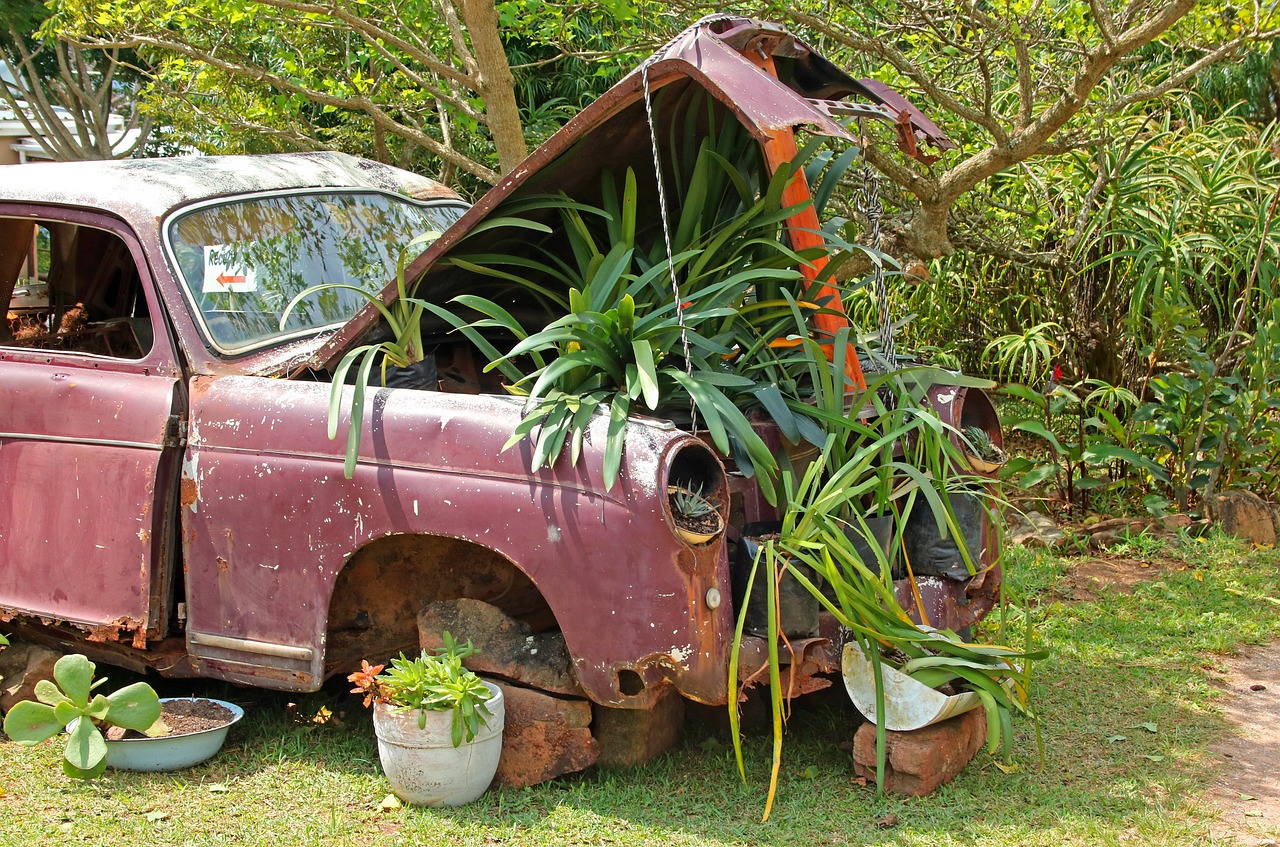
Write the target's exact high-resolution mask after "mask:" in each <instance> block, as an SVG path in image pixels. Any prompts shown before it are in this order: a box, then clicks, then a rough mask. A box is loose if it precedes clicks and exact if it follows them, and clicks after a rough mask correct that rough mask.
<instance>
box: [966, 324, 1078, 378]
mask: <svg viewBox="0 0 1280 847" xmlns="http://www.w3.org/2000/svg"><path fill="white" fill-rule="evenodd" d="M1061 334H1062V327H1061V326H1060V325H1059V324H1057V323H1055V322H1053V321H1045V322H1043V323H1038V324H1036V325H1035V326H1032V327H1028V328H1027V329H1024V330H1022V331H1021V332H1015V333H1010V334H1008V335H1002V336H1000V337H999V338H997V339H995V340H994V341H992V342H991V343H990V344H988V345H987V346H986V349H984V350H983V351H982V360H983V362H984V363H986V362H991V363H993V367H994V370H995V373H996V374H997V375H998V376H1000V377H1001V378H1003V379H1007V380H1009V381H1011V382H1012V381H1018V382H1025V383H1027V384H1028V385H1033V384H1036V383H1038V382H1041V381H1042V380H1043V379H1044V378H1045V377H1047V376H1048V374H1049V368H1050V366H1051V365H1052V364H1053V360H1054V357H1055V356H1056V355H1057V353H1058V349H1059V344H1058V342H1057V339H1058V338H1060V337H1061Z"/></svg>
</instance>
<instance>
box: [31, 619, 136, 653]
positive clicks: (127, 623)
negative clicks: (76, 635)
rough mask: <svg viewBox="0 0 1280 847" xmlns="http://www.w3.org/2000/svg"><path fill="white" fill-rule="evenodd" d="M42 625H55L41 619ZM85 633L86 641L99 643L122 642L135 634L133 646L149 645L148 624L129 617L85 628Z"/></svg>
mask: <svg viewBox="0 0 1280 847" xmlns="http://www.w3.org/2000/svg"><path fill="white" fill-rule="evenodd" d="M41 623H43V624H45V625H46V626H49V625H51V624H52V623H54V621H45V620H44V619H43V618H41ZM85 632H86V633H87V635H86V636H85V640H87V641H93V642H99V643H101V642H106V641H120V640H122V639H123V638H124V637H125V636H126V635H128V634H129V633H133V634H134V635H133V646H135V647H139V646H141V647H145V646H146V644H147V636H146V624H144V623H143V622H141V621H135V620H133V619H132V618H129V617H120V618H116V619H115V620H113V621H109V622H107V623H104V624H98V625H97V626H90V627H85ZM139 637H141V639H142V644H141V645H139V644H138V639H139Z"/></svg>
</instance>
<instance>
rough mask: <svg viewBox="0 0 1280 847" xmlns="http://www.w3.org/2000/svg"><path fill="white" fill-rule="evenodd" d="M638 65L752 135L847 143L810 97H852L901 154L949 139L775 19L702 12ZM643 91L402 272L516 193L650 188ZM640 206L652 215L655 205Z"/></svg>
mask: <svg viewBox="0 0 1280 847" xmlns="http://www.w3.org/2000/svg"><path fill="white" fill-rule="evenodd" d="M761 53H763V54H765V55H767V56H770V57H771V58H772V59H773V61H774V63H775V64H776V65H777V68H778V78H775V77H774V76H771V75H770V74H769V73H768V72H766V71H765V70H763V69H762V68H760V67H759V66H757V64H755V63H754V62H753V61H751V60H750V58H749V56H752V55H760V54H761ZM646 65H647V76H648V81H649V90H650V94H651V95H656V94H657V93H658V92H660V91H662V90H663V89H668V93H669V95H670V96H671V97H679V96H684V95H685V94H687V93H688V92H690V91H692V90H701V91H706V92H709V93H710V94H711V95H712V96H713V97H715V98H716V99H717V101H718V102H719V103H721V104H722V105H723V106H724V107H725V108H727V109H729V110H730V111H732V112H733V113H734V114H735V115H736V117H737V119H738V120H739V121H740V122H741V123H742V124H743V125H744V126H745V127H747V129H748V130H749V131H750V132H751V133H752V134H753V135H754V136H755V137H756V138H757V139H759V140H761V141H762V142H763V141H764V140H765V139H766V138H767V137H769V135H770V134H771V133H777V132H779V131H784V130H786V131H790V130H792V129H798V128H803V129H805V130H807V131H809V132H813V133H817V134H822V135H828V136H833V137H839V138H844V139H847V140H850V141H852V140H854V135H853V134H852V133H850V131H849V130H847V129H845V127H844V126H843V125H842V124H841V123H840V122H839V121H838V120H836V118H835V117H833V116H832V114H830V111H831V106H830V104H829V103H827V102H820V101H827V100H830V99H832V98H841V97H846V96H856V97H860V98H863V99H865V100H870V101H871V103H872V105H873V106H881V107H883V108H881V109H878V110H874V109H873V110H868V111H867V114H868V116H875V115H880V116H882V117H883V118H884V119H885V120H891V121H894V122H895V123H896V122H901V123H902V125H903V126H904V127H905V128H906V135H907V137H908V138H909V140H910V142H911V143H910V144H905V143H904V144H903V145H902V146H903V148H904V150H906V152H908V153H909V154H910V153H912V151H913V150H914V144H915V141H916V139H917V138H920V139H921V140H924V141H927V142H929V143H931V144H933V145H934V146H937V147H939V148H945V147H946V146H947V145H950V144H951V143H950V142H949V141H948V140H947V139H946V136H945V135H943V134H942V132H941V130H939V129H938V128H937V126H935V125H934V124H933V123H932V122H930V121H928V119H927V118H924V116H923V114H922V113H920V112H919V110H918V109H916V108H915V107H914V106H911V105H910V103H908V102H907V101H906V99H905V98H903V97H901V95H897V94H896V92H893V90H892V89H891V88H888V87H887V86H882V85H878V84H877V85H869V84H867V83H865V82H863V81H858V80H854V79H852V78H851V77H849V76H848V75H847V74H845V73H844V72H843V71H840V70H839V69H838V68H836V67H835V66H834V65H833V64H831V63H830V62H829V61H827V60H826V59H823V58H822V57H821V56H820V55H818V54H817V53H815V52H814V51H813V50H812V49H810V48H809V47H808V46H807V45H805V44H804V43H803V42H801V41H799V40H797V39H796V38H794V37H793V36H791V35H790V34H789V33H787V32H786V30H784V29H783V28H781V27H779V26H778V25H776V24H770V23H766V22H761V21H757V20H753V19H750V18H743V17H738V16H732V15H716V16H711V17H708V18H705V19H703V20H702V21H699V22H698V23H697V24H695V25H693V26H692V27H689V28H688V29H686V30H684V31H683V32H681V33H680V34H679V35H677V36H676V37H675V38H674V39H672V40H671V41H670V42H668V43H667V44H666V45H665V46H664V47H663V48H661V49H660V50H659V51H658V52H656V53H655V54H654V55H653V56H652V57H650V59H648V60H647V61H646ZM891 93H892V94H893V96H892V97H891V96H890V94H891ZM644 98H645V86H644V79H643V77H642V74H641V72H640V71H639V70H638V69H637V70H636V71H632V72H631V73H630V74H628V75H627V76H626V77H624V78H623V79H622V80H621V81H619V82H618V83H617V84H616V85H614V86H613V87H612V88H610V89H609V90H608V91H606V92H605V93H604V94H603V95H601V96H600V97H599V98H598V99H597V100H595V101H594V102H593V103H591V104H590V105H589V106H587V107H586V108H585V109H583V110H582V111H581V112H580V113H578V114H577V115H576V116H575V117H574V118H573V119H572V120H570V121H569V122H568V123H567V124H565V125H564V126H563V127H561V128H560V130H559V131H557V132H556V133H555V134H554V135H553V136H552V137H551V138H550V139H548V140H547V141H546V142H545V143H544V144H542V145H541V146H540V147H538V149H536V150H534V151H533V153H531V154H530V155H529V157H528V158H527V159H525V161H523V162H522V163H520V164H519V165H517V166H516V167H515V168H514V169H513V170H512V171H511V172H510V173H508V174H507V175H506V176H505V177H504V178H503V179H502V181H501V182H499V183H498V184H497V185H496V186H494V187H493V188H492V189H490V190H489V191H488V192H486V193H485V195H484V196H483V197H481V198H480V199H479V200H478V201H477V202H476V204H475V205H474V206H473V207H472V208H471V209H470V210H469V211H468V212H467V214H465V215H464V216H463V217H462V218H461V219H459V221H458V222H457V223H455V224H454V225H453V226H452V227H450V228H449V229H448V230H447V231H446V232H445V233H444V234H443V235H442V237H441V238H440V239H438V240H437V241H436V242H435V243H434V244H432V245H431V247H429V248H428V249H427V250H426V251H425V252H424V253H423V254H422V255H421V256H419V257H418V258H417V259H415V260H414V261H413V262H412V263H411V264H410V265H409V267H408V269H407V271H406V278H407V279H416V278H418V277H419V276H421V275H422V274H424V273H428V272H431V275H432V278H431V279H430V280H429V281H428V283H427V285H428V288H431V287H433V286H436V285H439V284H440V281H441V278H442V276H443V275H448V271H447V270H446V271H445V272H444V274H443V275H442V274H440V271H441V269H440V268H438V267H437V263H438V262H439V260H440V259H441V258H442V257H444V256H445V255H447V254H448V253H449V251H450V250H452V249H453V248H454V247H455V246H457V245H458V243H459V242H460V241H461V240H462V239H463V238H464V237H466V236H467V235H468V233H470V231H471V230H472V229H474V228H475V227H476V226H477V225H478V224H479V223H480V222H482V221H483V220H485V219H486V218H487V217H488V216H489V214H490V213H491V212H493V210H494V209H495V208H496V207H497V206H498V204H499V203H501V202H503V201H504V200H507V199H509V198H511V197H512V196H514V195H516V194H529V193H536V192H552V193H557V192H560V191H564V192H565V193H567V194H568V195H569V196H571V197H575V198H579V199H582V198H584V197H591V196H592V195H593V194H594V192H596V191H598V189H599V185H600V176H601V173H602V172H603V171H604V170H606V169H610V170H613V171H614V172H616V173H621V172H623V171H624V170H625V169H626V168H627V167H628V166H631V167H633V168H634V169H635V171H636V173H637V176H638V177H639V178H640V179H641V180H642V181H644V182H647V183H648V184H649V185H653V184H654V183H655V179H654V174H653V152H652V143H651V140H650V137H649V130H648V125H647V122H646V121H647V118H646V113H645V106H644ZM657 119H658V124H659V125H658V127H657V133H656V134H657V137H658V139H659V143H660V144H661V143H663V140H664V139H665V138H667V136H668V134H669V130H670V121H671V120H672V116H671V114H667V115H662V114H659V115H658V116H657ZM900 134H901V133H900ZM951 146H954V145H951ZM663 155H664V156H665V155H666V154H665V153H664V154H663ZM642 194H643V195H645V196H649V195H651V194H653V191H651V190H648V189H646V191H644V192H642ZM649 211H651V212H652V214H657V211H656V208H655V209H653V210H649ZM499 237H501V232H500V231H490V232H487V233H479V234H477V235H475V236H473V237H471V238H469V239H468V242H467V247H468V249H469V250H475V251H477V252H484V248H485V246H486V245H488V244H490V243H492V242H493V241H494V239H497V238H499ZM446 287H447V286H446ZM395 296H396V286H395V285H394V283H393V284H390V285H388V286H387V287H386V288H384V289H383V291H382V294H381V297H382V300H383V302H385V303H390V302H391V301H392V300H393V299H394V298H395ZM443 299H447V297H444V298H443ZM379 318H380V313H379V312H378V310H377V308H376V307H374V306H373V305H372V304H370V305H369V306H367V307H366V308H364V309H362V310H361V311H360V313H358V314H357V315H356V316H355V317H354V318H353V319H352V320H351V321H350V322H349V323H348V324H347V325H346V326H344V327H343V328H342V329H341V330H339V331H337V332H336V333H335V334H334V335H333V336H332V337H331V338H330V339H328V341H327V343H326V344H325V345H324V346H323V347H321V348H320V350H318V351H317V353H316V354H315V357H314V359H313V360H312V362H311V364H312V365H313V366H316V367H330V366H332V365H333V364H335V363H336V362H337V361H338V359H339V358H340V357H341V356H342V353H343V352H344V351H345V350H347V349H350V347H351V346H352V345H353V344H355V343H357V342H359V341H361V340H363V339H364V338H365V337H366V336H367V334H368V333H369V332H370V331H371V329H372V328H373V327H374V326H375V325H376V324H377V322H378V320H379Z"/></svg>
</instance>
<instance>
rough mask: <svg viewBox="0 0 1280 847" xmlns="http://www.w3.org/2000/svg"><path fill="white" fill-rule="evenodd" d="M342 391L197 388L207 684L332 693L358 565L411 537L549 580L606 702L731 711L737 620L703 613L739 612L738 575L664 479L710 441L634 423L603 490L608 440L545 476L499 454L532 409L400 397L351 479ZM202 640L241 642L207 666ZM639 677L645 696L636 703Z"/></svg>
mask: <svg viewBox="0 0 1280 847" xmlns="http://www.w3.org/2000/svg"><path fill="white" fill-rule="evenodd" d="M328 393H329V388H328V386H327V385H323V384H318V383H301V382H281V381H276V380H268V379H261V378H256V377H224V378H216V379H205V378H197V379H196V380H194V382H193V384H192V390H191V426H190V433H189V444H188V451H187V459H186V463H185V465H184V468H183V486H184V491H185V494H184V498H183V502H184V504H185V505H184V508H183V510H182V522H183V547H184V556H185V560H186V565H187V576H186V580H187V594H188V597H189V598H190V599H191V602H190V603H189V605H188V621H187V625H188V638H189V640H190V641H191V652H192V655H193V657H194V659H193V661H194V662H195V663H196V665H197V667H199V668H200V669H201V671H202V672H204V673H207V674H208V675H211V676H221V677H225V678H228V679H233V680H238V681H245V682H253V683H256V684H260V685H273V684H279V685H285V684H286V683H287V686H286V687H293V686H294V685H295V684H296V686H297V687H315V686H317V685H319V683H320V681H321V680H322V678H323V676H324V673H325V667H326V666H325V661H324V656H325V630H326V618H327V616H328V612H329V610H330V606H331V602H336V601H333V598H332V592H333V590H334V586H335V584H336V583H337V581H338V578H339V575H340V573H341V572H342V570H343V568H344V567H345V566H347V564H348V563H349V561H350V559H351V557H352V556H353V554H355V553H357V551H359V550H360V549H361V548H362V547H363V546H364V545H366V544H369V543H370V542H373V541H376V540H377V539H381V538H386V537H389V536H392V535H396V534H401V533H405V534H409V533H412V534H422V535H426V536H442V537H448V538H454V539H461V540H464V541H467V542H470V543H471V544H474V545H477V546H479V547H480V548H483V549H485V550H489V551H492V552H493V553H494V554H496V555H498V556H500V557H502V558H503V559H505V560H507V561H509V562H512V563H514V564H515V565H516V566H517V567H518V568H519V569H520V570H521V571H522V572H523V573H524V574H525V575H527V576H528V577H529V578H530V579H531V580H533V581H534V582H535V583H536V585H537V587H538V590H539V591H540V592H541V594H542V596H543V597H544V598H545V601H546V603H547V605H548V606H549V608H550V610H551V611H552V612H553V613H554V615H555V619H556V620H557V621H558V622H559V624H560V626H561V629H562V630H563V632H564V636H565V640H566V642H567V644H568V646H569V649H570V651H571V652H572V654H573V656H574V659H575V668H576V671H577V673H578V676H579V679H580V681H581V682H582V685H583V687H584V688H585V689H586V690H587V692H588V693H589V694H590V695H591V697H592V698H593V699H595V700H597V702H601V703H605V704H609V705H624V706H626V705H637V704H639V703H640V702H642V701H643V700H644V698H647V697H650V696H652V692H651V691H649V690H648V689H649V687H650V684H651V683H656V682H658V681H661V680H669V681H670V682H672V683H673V684H674V685H675V686H676V687H677V688H678V689H679V690H680V691H681V692H682V693H683V694H685V695H686V696H689V697H692V698H693V699H697V700H703V701H706V702H718V701H722V700H723V697H724V690H725V679H724V673H723V672H724V667H725V655H726V650H727V646H728V637H729V635H728V633H729V627H730V623H731V617H730V616H731V610H729V609H728V604H725V605H724V606H721V607H720V608H718V609H712V608H709V607H708V604H707V602H706V599H705V598H706V596H707V592H708V590H709V589H711V588H716V589H717V590H718V591H720V592H721V594H722V595H723V596H725V597H727V596H728V595H729V586H728V569H727V563H726V561H725V559H724V554H723V551H722V550H721V549H720V548H719V547H718V546H717V545H707V546H706V548H704V549H699V550H697V551H695V550H693V549H692V548H689V547H686V546H685V545H684V544H683V543H682V542H680V541H679V540H678V539H677V538H676V537H675V535H674V534H673V533H672V531H671V527H670V526H669V524H668V517H667V513H666V506H665V503H666V487H665V478H666V467H667V464H668V463H669V462H670V460H671V456H672V454H673V451H675V450H677V449H679V448H681V447H685V446H687V445H697V446H698V449H702V448H701V447H700V445H698V442H696V440H695V439H693V438H691V437H690V436H687V435H684V434H682V433H680V432H678V431H677V430H674V429H672V428H670V427H666V426H650V425H646V424H642V423H635V424H633V425H632V427H633V429H632V432H631V433H630V434H629V437H628V446H629V450H628V452H627V455H626V459H625V460H624V464H623V470H622V475H621V478H620V479H619V481H618V483H617V484H616V485H615V486H614V488H613V490H612V491H611V492H608V493H606V492H605V491H604V486H603V484H602V483H601V480H602V471H601V463H602V459H601V453H600V450H599V447H598V445H602V444H603V441H604V438H603V436H604V431H603V428H600V429H599V431H593V433H592V435H591V437H590V439H589V444H588V447H587V449H586V450H585V451H584V457H583V460H582V461H580V462H579V464H578V465H577V466H575V467H573V468H567V467H564V466H563V465H561V466H557V470H555V471H548V470H544V471H542V472H540V473H539V474H536V475H532V476H531V475H530V474H529V472H528V463H529V456H528V455H527V446H526V448H525V449H514V450H510V451H505V452H504V451H503V450H502V449H501V448H502V445H503V443H504V442H505V441H506V439H507V438H508V437H509V434H510V432H511V430H512V428H513V427H514V426H515V424H516V422H517V421H518V420H519V416H520V409H519V404H518V402H517V401H515V400H512V399H506V398H500V397H486V396H463V395H449V394H443V393H438V392H422V391H410V390H386V389H384V390H382V391H380V392H378V394H377V395H376V398H375V399H374V401H373V413H372V415H371V416H370V418H369V419H367V420H366V421H365V422H364V426H365V427H366V428H367V429H366V432H365V435H364V441H363V443H364V445H365V447H364V448H363V454H362V460H361V462H360V464H359V465H358V467H357V469H356V472H355V475H354V477H353V478H352V479H350V480H347V479H344V478H343V474H342V459H343V454H342V445H343V442H342V441H341V440H339V441H330V440H329V439H328V437H327V434H326V415H327V406H328ZM599 423H600V424H601V427H603V425H604V423H605V421H604V420H603V419H601V421H600V422H599ZM424 578H425V577H424ZM414 599H415V600H418V601H422V603H425V602H430V601H431V600H434V599H438V598H435V597H418V598H414ZM445 599H447V598H445ZM420 605H421V604H420ZM205 634H217V635H220V636H224V637H230V638H234V639H240V640H241V641H242V642H243V643H242V644H241V645H240V646H239V649H235V645H231V646H230V647H229V646H228V645H229V644H230V643H229V642H226V641H223V642H221V645H222V646H220V647H218V648H215V649H208V648H206V647H205V646H203V645H202V644H200V643H199V642H200V641H201V639H202V638H203V636H204V635H205ZM262 645H268V646H267V647H264V646H262ZM272 647H274V648H275V649H272ZM308 650H309V651H310V652H309V653H304V652H303V651H308ZM237 663H238V664H237ZM259 669H262V671H261V672H260V671H259ZM631 674H634V675H635V676H634V678H638V679H639V680H640V681H641V684H639V685H637V686H636V688H635V689H634V690H630V691H627V690H625V689H627V688H628V685H627V684H626V681H627V680H629V679H633V677H631V676H629V675H631Z"/></svg>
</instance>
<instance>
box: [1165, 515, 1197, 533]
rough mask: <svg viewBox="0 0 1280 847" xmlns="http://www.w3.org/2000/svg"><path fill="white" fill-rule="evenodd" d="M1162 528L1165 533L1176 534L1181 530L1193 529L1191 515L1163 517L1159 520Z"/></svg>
mask: <svg viewBox="0 0 1280 847" xmlns="http://www.w3.org/2000/svg"><path fill="white" fill-rule="evenodd" d="M1157 523H1159V524H1160V528H1161V529H1163V530H1164V531H1165V532H1173V533H1176V532H1177V531H1178V530H1180V529H1191V516H1190V515H1161V516H1160V517H1159V518H1158V519H1157Z"/></svg>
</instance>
